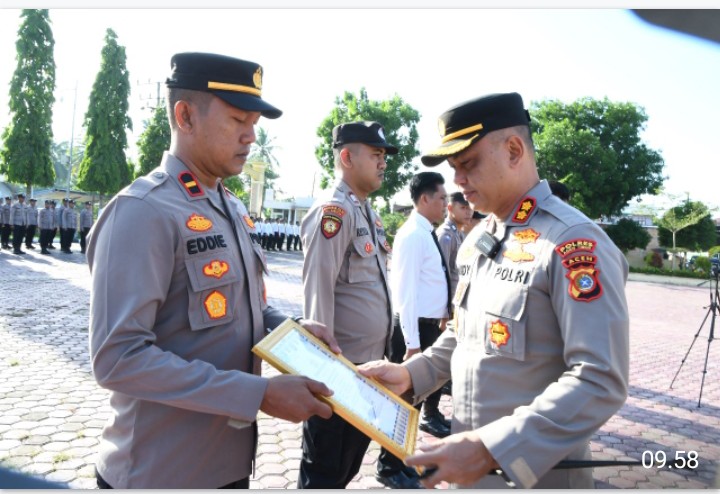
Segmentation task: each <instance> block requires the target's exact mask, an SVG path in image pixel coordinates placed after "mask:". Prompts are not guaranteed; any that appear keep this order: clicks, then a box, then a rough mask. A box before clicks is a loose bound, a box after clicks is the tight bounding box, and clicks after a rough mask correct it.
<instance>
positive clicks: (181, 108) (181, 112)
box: [173, 100, 193, 134]
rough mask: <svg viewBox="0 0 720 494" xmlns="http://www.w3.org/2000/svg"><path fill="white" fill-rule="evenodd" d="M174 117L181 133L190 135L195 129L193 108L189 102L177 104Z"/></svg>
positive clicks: (181, 101)
mask: <svg viewBox="0 0 720 494" xmlns="http://www.w3.org/2000/svg"><path fill="white" fill-rule="evenodd" d="M173 117H174V118H175V123H177V126H178V129H179V130H180V132H184V133H186V134H187V133H190V132H192V128H193V118H192V117H193V108H192V106H191V105H190V103H188V102H187V101H183V100H180V101H178V102H177V103H175V108H173Z"/></svg>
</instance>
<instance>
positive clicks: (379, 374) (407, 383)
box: [358, 360, 412, 395]
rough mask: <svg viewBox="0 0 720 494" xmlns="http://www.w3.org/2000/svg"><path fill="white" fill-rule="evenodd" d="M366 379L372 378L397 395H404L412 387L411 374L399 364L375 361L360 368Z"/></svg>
mask: <svg viewBox="0 0 720 494" xmlns="http://www.w3.org/2000/svg"><path fill="white" fill-rule="evenodd" d="M358 371H359V372H360V374H362V375H363V376H365V377H372V378H374V379H375V380H376V381H378V382H379V383H380V384H382V385H383V386H385V387H386V388H388V389H389V390H390V391H392V392H393V393H395V394H397V395H401V394H403V393H404V392H405V391H407V390H408V389H410V388H411V387H412V380H411V379H410V372H408V370H407V369H406V368H405V367H403V366H402V365H399V364H393V363H391V362H388V361H387V360H374V361H372V362H368V363H366V364H362V365H360V366H359V367H358Z"/></svg>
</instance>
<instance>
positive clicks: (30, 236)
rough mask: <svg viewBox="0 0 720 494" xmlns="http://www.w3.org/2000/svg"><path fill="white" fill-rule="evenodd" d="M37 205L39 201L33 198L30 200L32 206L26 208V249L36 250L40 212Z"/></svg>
mask: <svg viewBox="0 0 720 494" xmlns="http://www.w3.org/2000/svg"><path fill="white" fill-rule="evenodd" d="M36 204H37V199H35V198H34V197H32V198H30V205H29V206H28V207H27V208H25V219H26V220H27V225H26V228H25V247H27V248H28V249H35V246H34V245H33V240H34V238H35V230H36V229H37V225H38V210H37V208H36V207H35V205H36Z"/></svg>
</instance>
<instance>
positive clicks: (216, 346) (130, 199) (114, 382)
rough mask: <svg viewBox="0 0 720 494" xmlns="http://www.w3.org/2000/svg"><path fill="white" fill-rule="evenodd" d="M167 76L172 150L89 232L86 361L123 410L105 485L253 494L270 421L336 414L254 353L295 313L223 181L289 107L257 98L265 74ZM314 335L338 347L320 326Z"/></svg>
mask: <svg viewBox="0 0 720 494" xmlns="http://www.w3.org/2000/svg"><path fill="white" fill-rule="evenodd" d="M171 66H172V73H171V75H170V77H169V78H168V79H167V86H168V93H167V101H168V116H169V119H170V127H171V144H170V150H169V151H168V152H167V153H165V155H164V156H163V159H162V162H161V163H160V166H159V167H158V168H156V169H155V170H153V171H152V172H150V173H149V174H148V175H146V176H144V177H141V178H139V179H137V180H135V182H133V183H132V184H131V185H129V186H128V187H126V188H125V189H123V190H122V191H120V192H119V193H118V194H117V195H116V196H115V198H113V199H112V200H111V201H110V202H109V203H108V205H107V206H106V208H105V209H104V210H103V213H102V214H101V215H100V217H99V218H98V219H97V221H96V223H95V225H94V226H93V227H92V229H91V231H90V234H89V237H88V248H87V258H88V263H89V266H90V270H91V274H92V290H91V304H90V307H91V310H90V354H91V357H92V364H93V374H94V376H95V378H96V379H97V381H98V383H99V384H100V385H101V386H103V387H105V388H107V389H109V390H110V392H111V400H110V405H111V407H112V408H113V414H112V415H113V417H112V420H110V421H109V422H108V423H107V424H106V426H105V428H104V430H103V434H102V438H101V443H100V453H99V456H98V459H97V463H96V465H97V479H98V485H99V486H100V487H113V488H121V489H131V488H143V489H152V488H188V489H192V488H206V489H208V488H219V487H228V488H248V486H249V476H250V473H251V471H252V464H253V459H254V458H253V456H254V452H255V449H256V441H257V423H256V416H257V414H258V412H259V411H260V410H262V411H263V412H265V413H267V414H269V415H273V416H276V417H279V418H283V419H286V420H290V421H293V422H298V421H301V420H304V419H307V418H308V417H310V416H312V415H320V416H323V417H329V416H330V415H331V413H332V410H331V409H330V407H329V406H328V405H327V404H325V403H323V402H322V401H320V400H319V399H318V397H317V396H328V395H329V394H330V393H331V392H330V390H329V389H328V388H327V387H326V386H325V385H324V384H322V383H319V382H317V381H313V380H310V379H307V378H305V377H300V376H288V375H282V376H276V377H272V378H265V377H262V376H261V375H260V369H261V368H260V361H259V359H257V358H255V357H254V356H253V354H252V353H251V348H252V347H253V345H255V344H256V343H257V342H258V341H260V340H261V339H262V338H263V337H264V335H265V334H266V332H267V330H268V328H274V327H276V326H277V325H278V324H279V323H281V322H282V321H284V320H285V319H286V317H287V316H286V315H285V314H283V313H281V312H280V311H278V310H276V309H273V308H272V307H270V306H268V305H267V301H266V298H265V295H264V292H265V290H264V281H263V273H264V272H266V270H267V268H266V264H265V257H264V254H263V252H262V250H261V248H260V245H259V244H258V243H257V242H255V241H253V239H252V237H251V233H253V229H252V221H251V220H250V217H249V215H248V212H247V209H246V208H245V205H244V204H243V203H242V202H240V200H239V199H237V198H236V197H235V196H234V195H232V194H231V193H229V192H228V191H227V190H226V189H225V188H224V187H223V185H222V179H224V178H226V177H229V176H234V175H238V174H240V173H241V172H242V169H243V165H244V164H245V160H246V158H247V155H248V153H249V151H250V146H251V144H252V143H253V142H254V141H255V131H254V129H255V125H256V124H257V123H258V120H259V119H260V117H261V116H265V117H268V118H276V117H279V116H280V114H281V112H280V110H278V109H277V108H275V107H274V106H272V105H270V104H269V103H268V102H267V101H265V100H264V99H263V98H262V80H263V69H262V67H261V66H260V65H258V64H256V63H253V62H248V61H245V60H240V59H237V58H232V57H227V56H221V55H215V54H209V53H179V54H176V55H174V56H173V57H172V60H171ZM128 231H143V232H147V233H146V236H145V238H143V239H138V238H128V235H127V232H128ZM168 249H169V250H168ZM304 324H305V325H306V327H307V328H308V329H309V330H310V331H312V332H313V333H315V334H316V335H317V336H319V337H321V338H324V339H325V340H326V341H327V342H328V343H329V344H330V346H331V348H333V349H334V350H335V351H339V348H338V347H337V344H336V343H335V341H334V339H333V338H332V336H331V335H328V334H327V329H326V328H325V327H324V326H322V325H320V324H317V323H314V322H313V321H304Z"/></svg>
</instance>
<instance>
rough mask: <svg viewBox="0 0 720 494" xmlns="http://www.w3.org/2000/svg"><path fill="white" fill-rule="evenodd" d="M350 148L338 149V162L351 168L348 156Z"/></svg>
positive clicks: (344, 166) (350, 160)
mask: <svg viewBox="0 0 720 494" xmlns="http://www.w3.org/2000/svg"><path fill="white" fill-rule="evenodd" d="M350 155H351V153H350V150H349V149H348V148H343V149H341V150H340V164H341V165H342V167H343V168H352V159H351V158H350Z"/></svg>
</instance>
